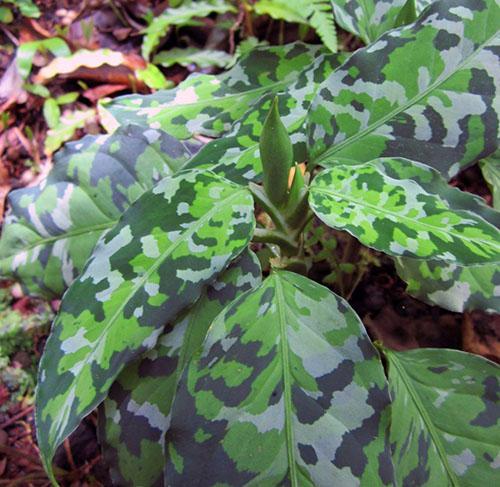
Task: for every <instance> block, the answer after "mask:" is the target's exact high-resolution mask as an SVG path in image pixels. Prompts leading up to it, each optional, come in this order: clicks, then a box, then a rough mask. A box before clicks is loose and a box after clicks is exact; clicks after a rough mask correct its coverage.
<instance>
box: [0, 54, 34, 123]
mask: <svg viewBox="0 0 500 487" xmlns="http://www.w3.org/2000/svg"><path fill="white" fill-rule="evenodd" d="M27 98H28V94H27V93H26V91H25V90H24V89H23V80H22V78H21V75H20V74H19V70H18V69H17V63H16V60H15V58H14V59H12V61H11V62H10V64H9V66H8V68H7V69H6V70H5V73H4V74H3V76H2V79H0V101H2V102H3V104H2V105H1V106H0V112H1V113H4V112H6V111H7V109H8V108H9V107H10V106H12V105H13V104H15V103H25V102H26V100H27Z"/></svg>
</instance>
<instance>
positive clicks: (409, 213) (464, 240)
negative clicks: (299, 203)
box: [309, 158, 500, 264]
mask: <svg viewBox="0 0 500 487" xmlns="http://www.w3.org/2000/svg"><path fill="white" fill-rule="evenodd" d="M441 191H442V192H443V193H445V194H447V197H443V196H441ZM477 200H478V198H477V197H474V196H472V195H470V194H469V193H463V192H461V191H460V190H458V189H455V188H451V187H449V186H448V184H447V183H446V181H445V180H444V179H443V178H442V177H441V176H440V175H439V173H438V172H437V171H435V170H434V169H432V168H430V167H428V166H425V165H423V164H420V163H417V162H414V161H409V160H407V159H397V158H393V159H391V158H381V159H376V160H374V161H371V162H366V163H364V164H359V165H356V164H352V165H342V164H338V165H337V166H335V167H333V168H331V169H327V170H324V171H323V172H321V173H320V174H319V175H318V176H317V177H316V178H315V179H314V181H313V183H312V185H311V188H310V196H309V202H310V205H311V208H312V210H313V211H314V213H316V215H317V216H318V218H320V219H321V220H322V221H323V222H324V223H326V224H327V225H329V226H331V227H333V228H337V229H339V230H346V231H348V232H349V233H350V234H351V235H354V236H355V237H356V238H358V239H359V240H360V242H361V243H363V244H364V245H367V246H369V247H372V248H374V249H377V250H380V251H382V252H385V253H387V254H389V255H393V256H407V257H414V258H428V259H436V260H443V261H446V262H455V263H459V264H486V263H495V262H500V239H499V236H500V232H499V230H498V229H497V228H496V227H495V226H494V225H492V224H490V223H488V222H487V221H486V220H483V219H482V218H481V217H479V216H477V215H476V214H474V213H472V212H471V211H467V210H464V208H473V207H474V206H475V205H478V201H477ZM498 216H499V217H500V214H498Z"/></svg>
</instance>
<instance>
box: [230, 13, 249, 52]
mask: <svg viewBox="0 0 500 487" xmlns="http://www.w3.org/2000/svg"><path fill="white" fill-rule="evenodd" d="M244 17H245V10H244V8H243V7H242V5H241V4H240V11H239V12H238V17H236V22H235V23H234V24H233V25H232V26H231V28H230V29H229V54H231V55H232V54H234V50H235V45H234V33H235V32H236V31H237V30H238V28H239V27H240V25H241V23H242V22H243V18H244Z"/></svg>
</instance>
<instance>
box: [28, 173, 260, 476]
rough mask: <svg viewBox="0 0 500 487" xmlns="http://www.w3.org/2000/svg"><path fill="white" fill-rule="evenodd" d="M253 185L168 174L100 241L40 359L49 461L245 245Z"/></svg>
mask: <svg viewBox="0 0 500 487" xmlns="http://www.w3.org/2000/svg"><path fill="white" fill-rule="evenodd" d="M254 226H255V218H254V214H253V199H252V196H251V194H250V192H249V191H248V190H247V189H246V188H244V187H242V186H237V185H234V184H233V183H230V182H229V181H226V180H223V179H221V178H219V177H217V176H215V175H214V174H212V173H209V172H205V173H202V172H196V171H194V172H190V173H184V174H182V175H179V176H175V177H167V178H165V179H163V180H162V181H160V183H158V184H157V185H156V186H155V187H154V188H153V189H152V190H150V191H148V192H146V193H145V194H143V195H142V196H141V197H140V198H139V199H138V200H137V201H136V202H135V203H134V204H133V205H132V206H131V207H130V208H129V209H128V210H127V211H126V212H125V213H124V215H123V217H122V218H121V219H120V221H119V223H118V224H117V225H116V226H115V227H114V228H113V229H112V230H111V231H109V232H108V233H107V234H106V235H105V236H104V237H103V238H102V239H101V240H100V242H99V243H98V244H97V246H96V249H95V250H94V253H93V255H92V257H91V259H90V260H89V261H88V263H87V265H86V266H85V268H84V270H83V273H82V274H81V275H80V277H79V278H78V279H77V280H76V281H75V282H74V283H73V285H72V286H71V287H70V289H69V290H68V291H67V293H66V294H65V295H64V298H63V302H62V305H61V309H60V312H59V315H58V317H57V319H56V320H55V322H54V325H53V328H52V333H51V335H50V337H49V339H48V341H47V345H46V347H45V352H44V355H43V358H42V361H41V364H40V369H39V370H40V374H39V381H38V389H37V397H36V404H37V408H36V411H37V412H36V417H37V430H38V441H39V445H40V450H41V453H42V456H43V459H44V462H45V464H46V467H47V469H50V460H51V458H52V455H53V453H54V451H55V449H56V447H57V445H59V444H60V443H61V441H63V440H64V438H66V437H67V436H68V435H69V434H70V433H71V432H72V431H73V430H74V429H75V428H76V426H77V425H78V423H79V421H80V420H81V418H83V417H84V416H85V415H86V414H88V413H89V412H90V411H91V410H92V409H94V408H95V407H96V406H97V405H98V404H99V403H100V402H101V401H102V400H103V399H104V398H105V396H106V394H107V391H108V389H109V388H110V387H111V385H112V383H113V382H114V380H115V379H116V377H117V376H118V374H119V373H120V371H121V370H122V369H123V367H124V366H125V365H126V364H127V363H128V362H130V361H132V360H134V359H136V358H137V357H138V356H139V355H140V354H141V353H143V352H145V351H147V350H149V349H151V348H152V347H153V346H154V345H155V344H156V341H157V338H158V336H159V334H160V333H161V331H162V328H163V325H164V324H165V323H167V322H170V321H172V319H174V318H175V316H177V314H178V313H180V312H181V311H183V310H184V309H185V308H186V307H188V306H190V305H192V304H193V303H194V302H195V301H196V300H197V299H198V298H199V296H200V293H201V292H202V290H203V288H204V287H205V286H206V285H207V284H208V283H209V282H210V281H212V280H213V279H214V277H215V276H216V275H217V274H218V273H220V272H221V271H222V270H223V269H224V268H225V267H227V265H228V264H229V263H230V262H231V261H232V260H233V259H234V258H235V257H236V256H237V255H239V254H240V253H241V252H242V251H243V249H245V248H246V246H247V244H248V242H249V240H250V238H251V235H252V233H253V229H254Z"/></svg>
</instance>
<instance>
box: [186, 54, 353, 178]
mask: <svg viewBox="0 0 500 487" xmlns="http://www.w3.org/2000/svg"><path fill="white" fill-rule="evenodd" d="M309 49H311V50H312V49H314V47H313V46H310V47H309ZM311 52H312V51H311ZM344 59H345V55H343V54H331V53H327V52H326V51H325V50H324V49H320V48H316V53H315V56H314V62H313V63H312V64H311V65H310V66H308V67H307V69H304V71H303V72H302V73H301V74H300V75H299V76H298V78H297V80H296V81H295V82H294V83H293V84H291V85H290V86H289V87H287V88H286V89H285V90H284V93H282V94H281V93H280V94H279V95H278V98H279V112H280V117H281V120H282V121H283V123H284V125H285V126H286V127H287V129H288V131H289V133H290V137H291V140H292V143H293V145H294V153H295V160H296V161H304V160H305V159H306V157H307V151H306V134H305V125H306V117H307V111H308V109H309V106H310V104H311V101H312V99H313V98H314V96H315V94H316V91H317V89H318V86H319V85H320V83H322V82H323V81H324V80H325V79H326V78H327V77H328V76H329V75H330V74H331V73H332V72H333V70H334V69H335V68H337V67H338V66H339V65H340V63H341V62H342V61H343V60H344ZM273 99H274V95H273V94H265V95H263V96H261V98H260V99H259V100H258V102H257V103H256V104H255V105H254V106H253V107H252V108H251V109H250V110H249V111H248V112H247V113H245V115H244V116H243V117H242V118H241V119H240V120H239V121H237V122H236V123H235V125H234V127H233V129H232V130H231V131H230V132H229V134H227V135H225V136H224V137H223V138H221V139H218V140H214V141H211V142H209V143H208V144H206V145H205V146H204V147H203V148H202V149H201V150H200V152H199V153H198V154H197V155H196V156H194V157H193V158H192V159H191V160H190V161H189V162H188V163H187V165H186V167H191V168H194V167H209V168H211V169H212V170H213V171H214V172H217V173H220V174H223V175H224V176H225V177H227V178H228V179H231V180H233V181H237V182H241V183H246V182H247V181H249V180H250V181H258V180H260V179H261V177H262V167H261V164H260V153H259V137H260V134H261V132H262V125H263V123H264V120H265V118H266V116H267V114H268V112H269V108H270V106H271V102H272V100H273Z"/></svg>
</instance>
